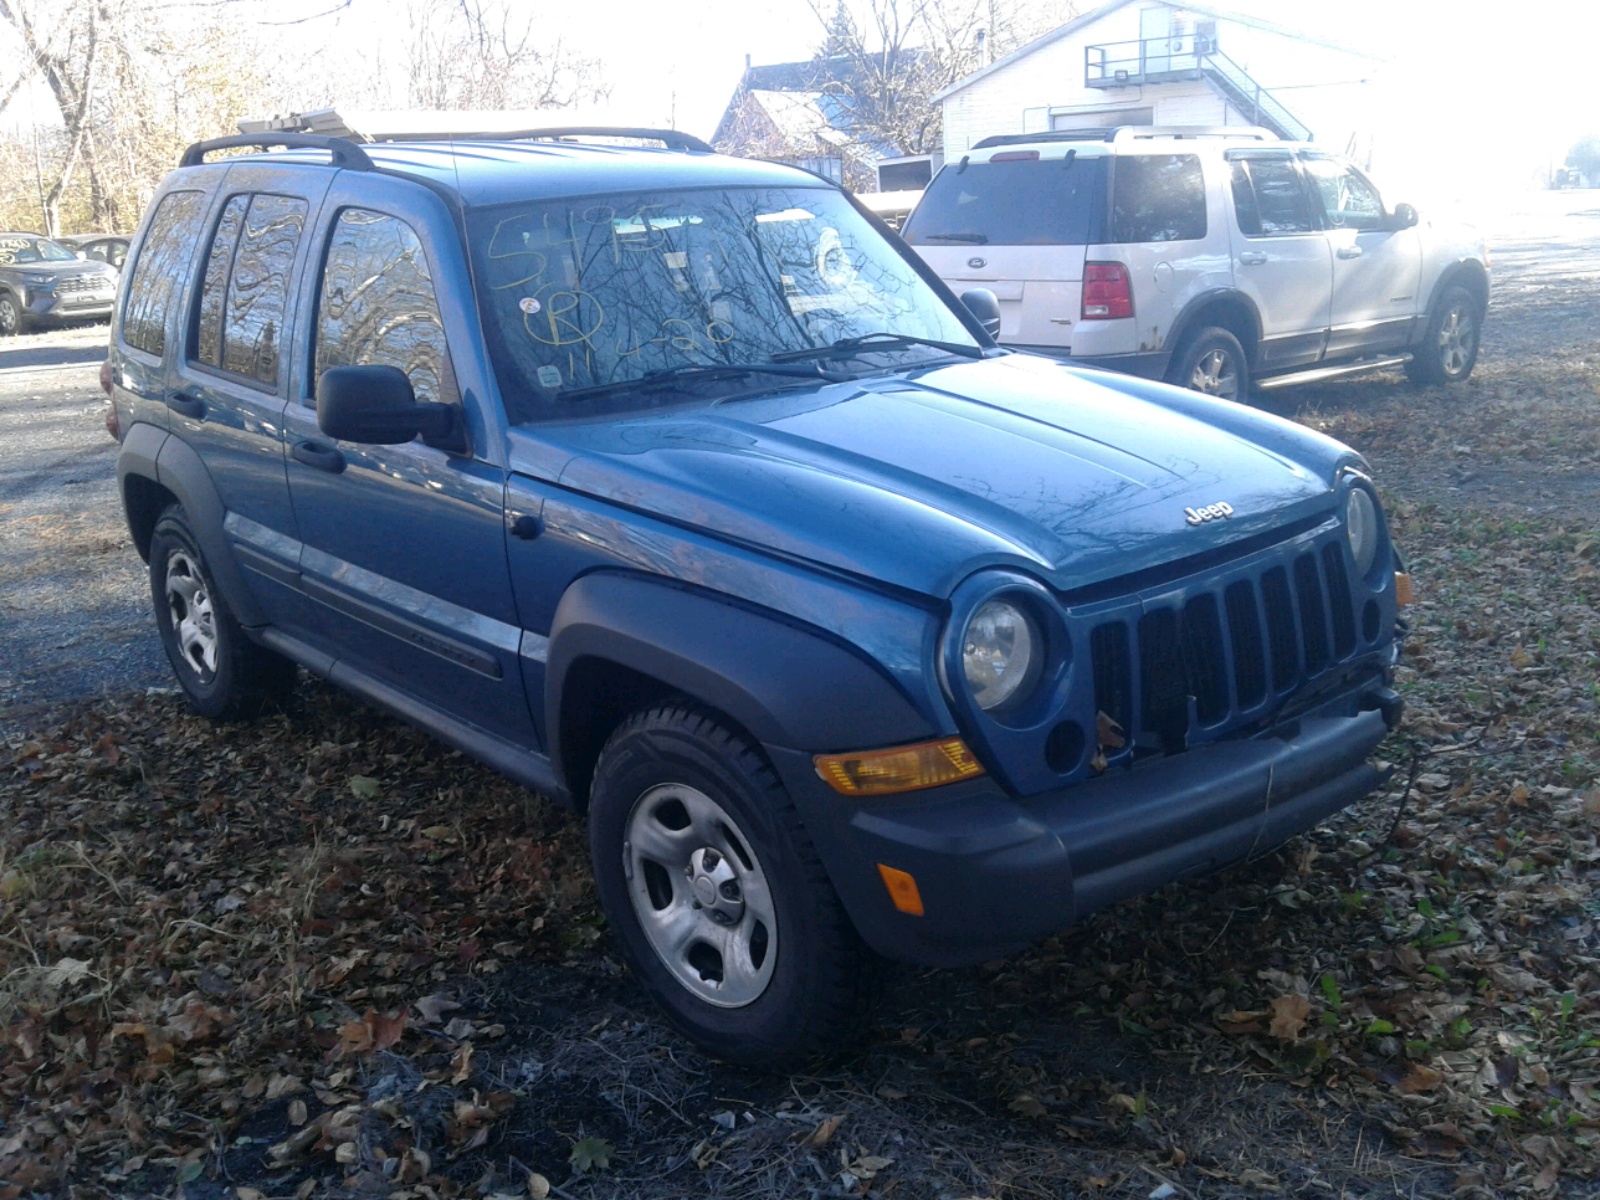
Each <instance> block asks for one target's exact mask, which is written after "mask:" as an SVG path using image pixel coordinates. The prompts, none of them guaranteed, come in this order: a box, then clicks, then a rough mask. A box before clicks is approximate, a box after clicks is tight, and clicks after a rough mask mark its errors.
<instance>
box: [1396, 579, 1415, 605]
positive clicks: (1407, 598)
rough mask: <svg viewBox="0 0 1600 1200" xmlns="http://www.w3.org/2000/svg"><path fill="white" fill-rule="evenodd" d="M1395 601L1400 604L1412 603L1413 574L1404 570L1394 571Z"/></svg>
mask: <svg viewBox="0 0 1600 1200" xmlns="http://www.w3.org/2000/svg"><path fill="white" fill-rule="evenodd" d="M1394 602H1395V603H1396V604H1399V605H1406V604H1410V603H1411V576H1409V575H1407V574H1406V573H1405V572H1404V571H1396V572H1395V573H1394Z"/></svg>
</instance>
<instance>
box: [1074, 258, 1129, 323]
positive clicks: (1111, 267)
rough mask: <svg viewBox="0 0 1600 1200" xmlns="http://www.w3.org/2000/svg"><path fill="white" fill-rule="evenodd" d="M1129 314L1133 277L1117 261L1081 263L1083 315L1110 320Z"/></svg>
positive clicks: (1084, 316)
mask: <svg viewBox="0 0 1600 1200" xmlns="http://www.w3.org/2000/svg"><path fill="white" fill-rule="evenodd" d="M1131 316H1133V281H1132V280H1131V279H1129V278H1128V268H1127V267H1125V266H1124V265H1123V264H1122V263H1119V262H1091V263H1084V264H1083V319H1084V320H1085V321H1111V320H1115V319H1116V318H1118V317H1131Z"/></svg>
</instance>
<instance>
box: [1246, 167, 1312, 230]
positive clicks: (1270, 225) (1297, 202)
mask: <svg viewBox="0 0 1600 1200" xmlns="http://www.w3.org/2000/svg"><path fill="white" fill-rule="evenodd" d="M1233 208H1234V212H1235V213H1236V214H1237V219H1238V222H1239V232H1240V233H1242V234H1244V235H1245V236H1246V237H1270V236H1272V235H1274V234H1283V233H1310V232H1311V231H1312V230H1313V229H1315V228H1316V226H1315V223H1314V222H1313V221H1312V218H1311V206H1310V205H1309V204H1307V203H1306V192H1305V188H1304V187H1303V186H1302V185H1301V182H1300V173H1299V172H1298V171H1297V170H1295V166H1294V163H1292V162H1291V161H1290V160H1289V158H1288V156H1287V155H1285V156H1283V157H1277V158H1240V159H1235V160H1234V163H1233Z"/></svg>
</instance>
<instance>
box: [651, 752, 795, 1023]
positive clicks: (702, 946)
mask: <svg viewBox="0 0 1600 1200" xmlns="http://www.w3.org/2000/svg"><path fill="white" fill-rule="evenodd" d="M622 854H623V867H624V870H625V871H626V874H627V878H628V891H629V896H630V898H631V899H632V901H633V909H634V913H635V915H636V916H637V917H638V919H639V926H640V928H641V929H642V930H643V931H644V935H645V937H646V939H647V940H648V941H649V943H650V947H651V949H653V950H654V951H655V952H656V955H657V956H658V957H659V958H660V959H661V961H662V963H664V964H665V965H666V967H667V969H668V970H669V971H671V972H672V974H673V977H674V978H676V979H677V981H678V982H679V983H680V984H682V985H683V987H684V988H686V989H687V990H688V991H689V992H691V993H692V994H693V995H695V996H696V997H698V998H699V999H701V1000H704V1001H705V1002H706V1003H708V1004H713V1005H716V1006H717V1007H719V1008H742V1007H744V1006H745V1005H747V1004H751V1003H753V1002H754V1001H756V1000H757V999H759V998H760V997H761V994H762V993H763V992H764V991H766V988H767V984H768V983H770V982H771V980H772V972H773V967H774V966H775V965H776V963H777V961H778V922H777V916H776V912H775V910H774V905H773V899H772V891H771V889H770V888H769V886H768V884H767V877H766V873H765V872H764V871H763V870H762V867H761V864H760V863H759V862H758V861H757V860H756V858H755V855H754V854H753V853H752V852H751V850H750V840H749V839H748V838H747V837H745V836H744V834H743V833H741V832H740V830H739V827H738V825H737V824H736V823H735V822H734V820H733V818H732V817H731V816H729V815H728V812H727V810H726V809H724V808H723V807H722V806H721V805H720V804H718V803H717V802H716V801H715V800H713V799H711V797H710V796H707V795H706V794H705V793H704V792H702V791H699V790H698V789H696V788H692V787H689V786H687V785H684V784H677V783H665V784H660V785H658V786H656V787H653V788H651V789H650V790H649V791H647V792H645V794H644V795H642V796H640V797H639V799H638V800H637V801H636V802H635V804H634V806H633V811H632V812H631V813H630V814H629V815H628V824H627V830H626V836H625V840H624V842H623V847H622Z"/></svg>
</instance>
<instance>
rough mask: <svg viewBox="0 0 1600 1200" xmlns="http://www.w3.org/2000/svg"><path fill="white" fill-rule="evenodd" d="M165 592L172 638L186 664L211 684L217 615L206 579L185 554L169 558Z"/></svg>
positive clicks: (182, 552)
mask: <svg viewBox="0 0 1600 1200" xmlns="http://www.w3.org/2000/svg"><path fill="white" fill-rule="evenodd" d="M166 590H167V611H168V612H169V613H171V615H172V632H173V636H174V637H175V638H176V640H177V643H178V648H179V650H180V651H182V653H183V657H184V661H186V662H187V663H188V664H189V665H190V666H191V667H193V668H194V671H195V673H196V674H197V675H199V676H200V678H201V679H202V680H209V679H211V678H212V677H213V676H214V675H216V673H217V646H218V638H217V614H216V610H215V608H214V607H213V606H212V602H211V591H210V589H209V588H208V587H207V586H206V580H205V576H204V575H202V574H201V573H200V568H199V566H198V565H197V564H196V563H195V561H194V559H192V558H191V557H189V555H188V553H187V552H185V551H183V550H173V551H172V553H170V554H169V555H167V582H166Z"/></svg>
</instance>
